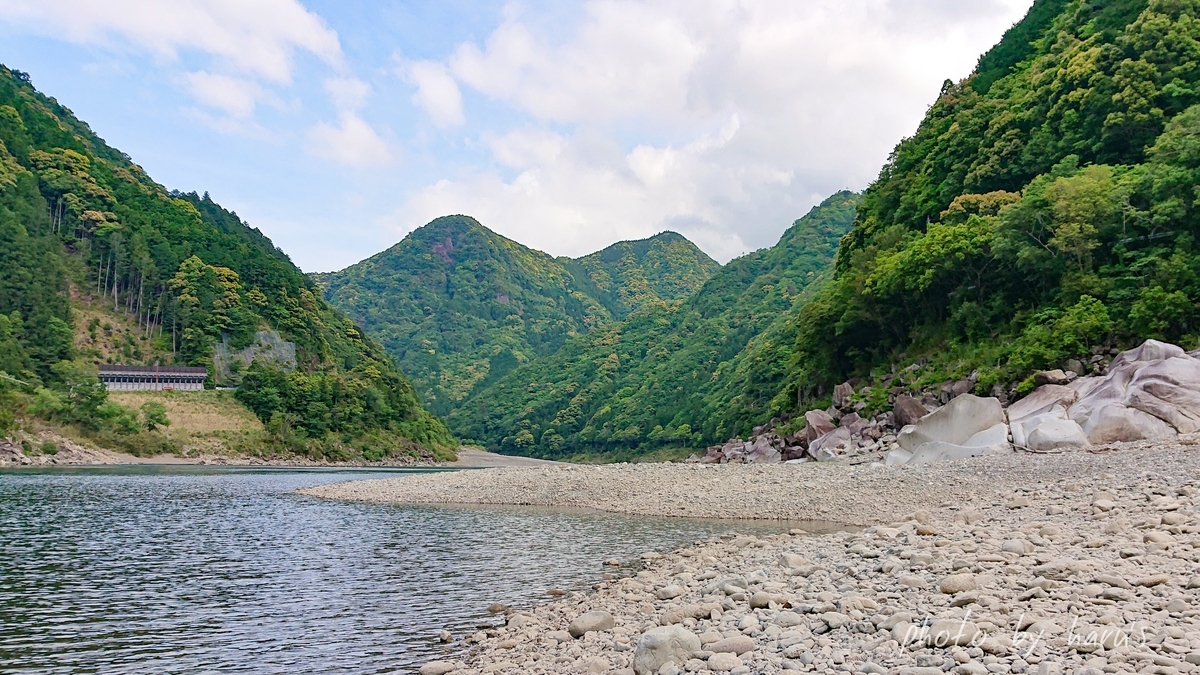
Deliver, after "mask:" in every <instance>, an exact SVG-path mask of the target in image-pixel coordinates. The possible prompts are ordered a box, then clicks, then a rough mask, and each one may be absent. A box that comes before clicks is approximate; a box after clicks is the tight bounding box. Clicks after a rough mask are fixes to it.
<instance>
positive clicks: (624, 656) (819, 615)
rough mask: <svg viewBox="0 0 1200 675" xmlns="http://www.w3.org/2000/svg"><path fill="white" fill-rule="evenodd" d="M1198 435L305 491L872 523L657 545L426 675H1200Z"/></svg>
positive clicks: (510, 621) (450, 651)
mask: <svg viewBox="0 0 1200 675" xmlns="http://www.w3.org/2000/svg"><path fill="white" fill-rule="evenodd" d="M1180 441H1181V442H1179V443H1175V444H1172V445H1171V446H1158V447H1153V446H1125V447H1122V448H1120V449H1119V450H1117V451H1114V452H1106V453H1103V454H1095V453H1078V452H1077V453H1070V454H1061V455H1053V456H1029V455H1024V456H1019V455H999V456H989V457H978V458H973V459H967V460H963V461H960V462H951V463H945V464H936V465H924V466H906V467H902V468H886V469H885V468H868V467H853V466H846V465H821V464H804V465H799V466H796V465H791V466H786V465H785V466H767V467H761V466H752V465H742V466H725V467H721V466H694V465H692V466H674V467H649V466H644V465H643V466H638V467H619V466H618V467H572V468H569V469H557V468H555V469H532V470H531V469H502V470H491V471H484V472H463V473H459V474H455V475H445V474H443V475H437V476H412V477H406V478H402V479H394V480H385V481H372V482H367V481H363V482H359V483H349V484H343V485H340V486H327V487H323V488H316V489H313V490H308V491H307V492H308V493H309V494H321V495H322V496H331V497H333V496H338V497H355V498H360V499H362V498H370V499H373V500H379V501H392V500H398V499H401V498H404V499H406V500H408V501H422V502H425V503H429V502H446V501H463V502H475V503H479V502H484V503H548V502H554V503H562V504H566V505H585V506H591V507H593V508H607V509H608V510H619V511H625V512H629V513H664V512H665V513H677V514H678V515H713V514H718V513H724V514H725V515H731V516H742V517H745V516H749V515H757V516H758V517H775V516H783V515H787V516H791V517H794V518H800V517H816V518H820V519H836V516H838V515H841V516H842V517H843V520H847V521H851V522H858V523H860V524H866V525H870V527H867V528H865V529H862V530H861V531H857V532H839V533H834V534H825V535H810V534H806V533H804V532H802V531H800V530H794V531H793V534H790V535H779V536H771V537H763V538H755V537H749V536H728V537H723V538H720V539H715V540H711V541H705V542H700V543H697V544H695V545H693V546H691V547H687V548H684V549H681V550H677V551H671V552H665V553H663V552H647V553H646V554H645V555H643V556H642V559H641V560H640V561H638V562H639V563H640V566H641V568H642V569H641V570H640V571H638V572H637V573H636V574H635V575H634V576H631V577H627V578H620V577H621V575H620V574H619V573H617V570H618V568H617V567H615V566H610V567H604V568H603V569H604V570H608V572H607V573H603V576H600V575H601V573H602V569H600V562H601V561H597V565H598V570H597V574H598V584H597V586H596V590H595V592H590V593H572V594H569V595H567V596H566V597H563V598H561V599H559V600H557V601H554V602H552V603H549V604H547V605H545V606H541V607H535V608H524V611H517V612H512V611H509V612H508V614H507V616H506V617H505V618H506V622H505V625H497V626H496V627H494V628H489V629H485V630H480V631H479V632H477V633H475V634H474V635H470V636H453V637H454V641H453V642H452V643H451V644H449V645H448V646H447V656H446V659H445V660H444V661H439V662H435V663H431V664H429V665H428V666H427V667H426V668H425V669H423V671H422V672H423V673H425V675H429V674H431V673H462V674H467V673H492V672H495V673H605V672H607V673H622V674H623V675H629V674H631V673H636V674H637V675H643V674H645V673H664V674H673V673H682V672H709V671H712V672H730V673H781V672H784V671H790V670H797V671H808V672H847V673H874V674H884V673H896V674H897V675H900V674H901V673H905V674H907V675H939V674H940V673H943V672H953V673H956V674H957V675H986V674H987V673H992V674H994V675H1007V674H1008V673H1015V674H1017V675H1021V674H1023V673H1030V674H1033V673H1037V674H1038V675H1055V674H1057V673H1063V674H1064V675H1065V674H1069V673H1081V674H1086V675H1103V674H1104V673H1146V674H1149V673H1155V674H1158V675H1173V674H1174V673H1179V672H1192V671H1195V670H1198V669H1200V668H1198V666H1197V665H1195V664H1200V621H1197V617H1198V616H1200V576H1198V574H1200V512H1197V510H1196V509H1197V503H1200V502H1198V501H1197V500H1200V480H1198V479H1200V474H1198V469H1200V461H1198V460H1200V452H1198V449H1197V447H1196V442H1197V439H1195V437H1190V436H1189V437H1184V438H1182V439H1180ZM637 472H645V473H646V474H647V475H648V476H650V478H649V479H648V480H646V481H645V482H638V481H634V480H633V476H634V474H635V473H637ZM585 476H587V477H589V478H587V479H585V478H583V477H585ZM631 482H632V485H631V484H630V483H631ZM522 484H528V485H529V487H528V488H527V489H525V490H521V489H520V488H519V486H520V485H522ZM551 485H557V486H558V487H557V488H551V487H550V486H551ZM439 489H440V490H445V491H446V492H443V493H442V494H441V495H440V497H439V496H438V493H437V490H439ZM465 490H474V491H475V492H473V493H471V494H468V493H466V492H464V491H465ZM505 490H508V491H510V492H509V495H510V496H509V499H507V500H505V499H504V498H503V494H504V491H505ZM605 496H607V499H608V501H607V503H604V502H603V499H602V498H604V497H605ZM472 497H473V498H472ZM654 504H657V505H658V506H659V508H658V510H657V511H655V510H653V506H652V505H654ZM785 505H788V506H785ZM797 506H800V507H802V510H795V507H797ZM676 507H682V508H681V509H677V508H676ZM905 507H907V510H905ZM617 562H618V561H609V563H610V564H611V563H617Z"/></svg>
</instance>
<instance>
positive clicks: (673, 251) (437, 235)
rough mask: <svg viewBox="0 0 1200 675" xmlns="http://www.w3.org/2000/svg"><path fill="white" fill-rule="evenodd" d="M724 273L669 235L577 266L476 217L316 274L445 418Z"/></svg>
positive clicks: (438, 224)
mask: <svg viewBox="0 0 1200 675" xmlns="http://www.w3.org/2000/svg"><path fill="white" fill-rule="evenodd" d="M718 267H719V266H718V265H717V263H716V262H715V261H713V260H712V258H709V257H708V256H707V255H705V254H704V252H703V251H701V250H700V249H698V248H696V246H695V245H694V244H692V243H691V242H690V241H688V240H687V239H685V238H683V237H681V236H679V235H678V234H675V233H673V232H664V233H662V234H659V235H656V236H654V237H651V238H649V239H644V240H641V241H634V242H620V243H617V244H614V245H612V246H610V247H608V248H606V249H604V250H603V251H600V252H599V253H594V254H592V255H589V256H587V257H584V258H580V259H578V260H572V259H570V258H554V257H551V256H549V255H547V254H545V253H542V252H541V251H536V250H533V249H531V248H528V247H526V246H522V245H521V244H518V243H517V242H515V241H512V240H511V239H507V238H505V237H502V236H500V235H498V234H496V233H495V232H492V231H491V230H489V229H487V228H486V227H484V226H483V225H480V224H479V223H478V222H477V221H475V219H473V218H470V217H467V216H446V217H443V218H438V219H437V220H434V221H433V222H431V223H429V224H428V225H425V226H424V227H421V228H418V229H417V230H415V231H413V232H412V233H410V234H409V235H408V236H406V237H405V238H404V239H403V240H402V241H401V242H400V243H398V244H396V245H395V246H393V247H391V248H389V249H388V250H386V251H383V252H382V253H379V254H377V255H374V256H372V257H370V258H368V259H366V260H364V261H362V262H360V263H357V264H355V265H352V266H351V267H348V268H346V269H344V270H342V271H340V272H333V273H329V274H320V275H314V277H315V278H316V279H317V281H318V283H320V284H321V285H322V286H323V287H324V289H325V297H326V298H327V299H328V300H329V302H330V303H332V304H333V305H334V306H335V307H337V308H339V309H340V310H342V311H344V312H346V313H347V314H349V315H350V316H351V317H353V318H354V319H355V320H356V321H357V322H358V323H359V324H360V325H362V326H363V327H364V329H365V330H366V331H367V332H368V334H370V335H372V336H373V337H375V338H376V339H378V340H380V341H381V342H382V343H383V345H384V347H386V348H387V350H388V352H389V353H391V354H392V355H393V356H395V357H396V359H397V360H398V361H399V363H400V366H401V368H403V369H404V371H405V372H406V373H407V374H408V375H409V376H410V377H412V378H413V381H414V383H415V384H416V386H417V390H418V392H419V393H420V395H421V396H422V398H423V399H424V400H425V402H426V404H427V405H429V406H430V407H431V408H432V409H433V410H434V411H435V412H438V413H440V414H441V413H448V412H449V411H450V410H452V409H453V408H454V407H455V406H456V405H458V404H460V403H461V402H462V401H464V400H466V399H467V398H468V397H469V396H470V395H471V394H472V392H475V391H478V390H479V389H481V388H482V387H484V386H486V385H487V384H489V383H491V382H494V381H495V380H497V379H499V378H500V377H502V376H503V375H504V374H505V373H507V372H509V371H510V370H512V369H513V368H515V367H517V366H518V365H520V364H522V363H526V362H528V361H530V360H532V359H535V358H537V357H541V356H546V355H549V354H552V353H554V352H555V351H556V350H558V348H559V347H561V346H562V344H563V343H564V342H565V341H567V340H568V339H570V338H572V337H574V336H578V335H583V334H585V333H587V332H589V331H591V330H594V329H596V328H599V327H601V326H604V325H607V324H610V323H612V322H613V321H616V320H618V319H620V318H622V317H624V316H625V315H627V314H628V313H629V312H630V311H632V310H634V309H637V308H639V307H642V306H645V305H647V304H649V303H653V302H659V301H662V300H672V299H676V298H681V297H684V296H687V295H689V294H690V293H692V292H693V291H695V290H696V289H697V288H699V287H700V285H701V284H702V283H704V281H705V280H706V279H707V278H708V277H709V276H710V275H711V273H712V271H713V270H714V269H716V268H718Z"/></svg>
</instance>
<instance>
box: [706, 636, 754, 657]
mask: <svg viewBox="0 0 1200 675" xmlns="http://www.w3.org/2000/svg"><path fill="white" fill-rule="evenodd" d="M757 647H758V643H757V642H755V641H754V638H752V637H747V636H745V635H737V636H734V637H730V638H725V639H723V640H717V641H716V642H713V643H711V644H709V645H706V646H705V647H704V648H705V649H706V650H708V651H710V652H713V653H718V654H719V653H722V652H728V653H730V654H737V655H738V656H741V655H742V654H745V653H746V652H752V651H754V650H755V648H757Z"/></svg>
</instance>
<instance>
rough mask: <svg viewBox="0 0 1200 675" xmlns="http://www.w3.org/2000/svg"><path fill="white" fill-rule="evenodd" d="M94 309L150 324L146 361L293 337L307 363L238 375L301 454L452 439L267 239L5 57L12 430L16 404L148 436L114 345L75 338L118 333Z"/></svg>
mask: <svg viewBox="0 0 1200 675" xmlns="http://www.w3.org/2000/svg"><path fill="white" fill-rule="evenodd" d="M84 307H86V308H88V310H89V311H93V312H94V311H96V308H100V309H99V311H102V313H103V316H105V317H112V318H114V320H115V319H116V318H118V317H119V319H120V320H121V321H122V322H125V323H132V324H133V325H135V326H136V331H135V332H136V333H137V338H138V340H139V343H138V344H141V345H145V349H142V348H141V347H139V349H138V352H137V354H136V355H135V356H136V357H137V358H136V360H138V361H141V362H144V363H151V362H158V363H163V364H170V363H177V364H185V365H199V366H206V367H210V369H211V366H212V354H213V348H214V345H215V344H217V343H222V344H224V345H226V346H228V347H229V348H230V349H234V350H238V349H243V348H245V347H247V346H249V345H250V344H251V343H252V342H253V341H254V339H255V336H256V334H257V332H258V331H262V330H274V331H278V332H279V333H280V334H281V335H282V336H283V339H285V340H287V341H290V342H293V343H295V348H296V354H297V357H298V365H299V367H298V368H296V369H295V370H293V371H292V372H284V371H282V370H277V369H276V367H275V366H272V365H264V364H260V363H258V362H255V363H254V364H253V365H251V367H250V369H249V371H248V372H245V373H239V379H240V380H241V388H240V390H239V396H240V397H241V398H242V400H243V401H244V402H245V403H247V404H248V405H249V406H250V407H251V408H252V409H253V410H254V411H255V413H256V414H258V415H259V417H260V418H261V419H262V420H263V422H264V423H265V424H267V425H268V428H269V429H271V430H272V433H273V435H274V438H275V439H276V440H277V441H278V442H279V443H280V444H282V445H286V446H287V447H289V448H291V449H294V450H299V451H304V452H309V453H316V454H318V455H328V456H341V455H345V454H346V453H350V454H353V453H355V452H361V451H362V450H363V449H366V448H368V447H370V448H372V452H376V453H377V452H379V450H378V448H380V447H383V448H386V449H388V450H395V451H403V452H410V451H414V450H416V449H417V448H418V447H423V448H425V449H430V448H442V447H446V446H449V445H450V444H451V443H452V439H451V437H450V435H449V433H448V432H447V430H446V428H445V426H444V425H443V424H442V423H441V422H440V421H438V420H437V419H435V418H433V417H432V416H430V415H429V413H427V412H426V411H425V410H424V409H423V408H422V407H421V405H420V402H419V400H418V398H417V396H416V393H415V392H414V390H413V388H412V386H411V384H410V383H409V382H408V381H407V380H406V379H405V378H404V376H403V375H401V374H400V373H399V372H398V371H397V369H396V368H395V366H394V364H393V363H392V361H391V360H390V359H389V358H388V357H387V356H386V354H385V353H384V351H383V350H382V348H381V347H380V346H379V345H378V344H377V343H375V342H374V341H372V340H370V339H367V338H365V337H364V336H363V335H362V334H361V333H360V332H359V330H358V329H357V328H356V327H355V325H354V324H353V323H352V322H351V321H349V320H348V319H347V318H346V317H345V316H343V315H342V314H340V313H338V312H337V311H335V310H333V309H332V308H331V307H330V306H329V305H328V304H327V303H326V302H325V301H324V300H323V299H322V298H321V296H320V293H319V291H318V290H316V289H315V287H314V286H313V284H312V282H311V281H310V280H308V279H307V278H306V277H305V276H304V274H303V273H301V272H300V270H299V269H297V268H296V267H295V265H293V264H292V263H291V261H290V260H289V259H288V258H287V256H286V255H284V254H283V253H282V252H280V251H279V250H278V249H277V248H275V247H274V246H273V245H272V244H271V242H270V241H269V240H268V239H267V238H266V237H265V236H263V235H262V233H260V232H259V231H258V230H256V229H253V228H250V227H248V226H247V225H245V224H244V223H243V222H242V221H241V220H240V219H239V218H238V217H237V215H236V214H234V213H231V212H229V211H227V210H225V209H223V208H221V207H220V206H219V205H218V204H216V203H215V202H213V201H212V200H211V199H210V198H209V197H208V195H207V194H205V195H203V196H200V195H197V194H195V193H189V194H183V193H178V192H168V191H167V190H166V189H164V188H163V187H162V186H160V185H158V184H156V183H154V182H153V181H152V180H151V179H150V178H149V176H147V175H146V173H145V172H144V171H143V170H142V169H141V167H139V166H137V165H136V164H134V163H133V162H132V161H131V160H130V158H129V157H127V156H125V155H124V154H122V153H120V152H119V151H117V150H115V149H113V148H111V147H109V146H108V145H107V144H105V143H104V141H103V140H101V139H100V138H99V137H97V136H96V135H95V134H94V133H93V132H92V131H91V130H90V129H89V128H88V126H87V125H86V124H85V123H83V122H82V121H80V120H78V119H76V118H75V116H74V115H72V114H71V112H70V111H69V110H67V109H66V108H64V107H63V106H62V105H60V104H59V103H58V102H57V101H55V100H54V99H53V98H49V97H46V96H44V95H42V94H41V93H39V92H37V91H36V90H35V89H34V88H33V86H32V85H31V83H30V81H29V77H28V76H27V75H25V74H24V73H21V72H20V71H14V70H10V69H8V68H4V67H2V66H0V371H3V373H4V375H5V377H4V378H3V384H2V385H0V386H2V387H3V391H0V395H3V396H4V397H6V403H7V404H8V405H5V406H0V407H3V408H5V409H6V410H8V411H9V413H10V414H8V415H7V416H6V419H0V423H3V424H4V425H5V426H6V427H11V425H13V424H14V423H15V422H14V420H13V418H14V417H15V415H14V414H12V413H13V411H17V413H28V414H33V415H37V416H40V417H43V418H45V419H48V420H54V421H58V422H61V423H65V424H74V425H79V426H80V427H81V428H83V429H85V430H87V429H90V430H92V431H94V432H96V433H100V432H106V433H109V432H112V433H116V432H128V434H133V433H134V432H135V431H137V429H138V427H137V424H135V423H134V422H132V421H131V420H132V419H133V417H134V415H133V413H130V412H129V411H123V410H121V409H120V406H116V405H115V404H112V403H110V402H107V401H106V400H105V396H104V390H103V386H102V385H100V384H99V382H98V380H97V379H96V363H97V362H98V361H102V360H112V355H109V356H108V357H107V358H105V357H104V355H103V354H101V353H100V352H98V351H97V352H94V353H93V352H88V351H86V350H81V349H79V348H78V347H77V346H76V341H77V340H76V336H77V335H78V334H81V333H90V334H91V335H93V336H95V335H96V333H97V332H98V329H99V328H100V326H101V325H102V324H109V326H108V328H107V329H106V330H111V322H110V321H109V320H108V319H107V318H106V319H104V320H103V321H102V320H101V318H100V317H98V316H94V317H93V320H92V321H90V322H88V325H86V326H84V325H80V324H82V323H83V322H82V320H81V317H82V314H81V313H80V312H81V311H82V308H84ZM129 355H130V353H129V352H128V350H127V352H126V354H125V356H129ZM151 426H152V425H151ZM5 430H7V428H6V429H5ZM112 433H110V436H112ZM116 435H117V436H120V435H121V433H117V434H116ZM113 438H116V437H115V436H114V437H113ZM116 440H118V441H119V440H120V439H119V438H116Z"/></svg>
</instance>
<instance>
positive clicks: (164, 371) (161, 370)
mask: <svg viewBox="0 0 1200 675" xmlns="http://www.w3.org/2000/svg"><path fill="white" fill-rule="evenodd" d="M105 373H130V374H133V373H136V374H139V375H140V374H158V375H207V374H208V369H207V368H192V367H189V366H122V365H116V364H109V363H103V364H100V374H101V375H103V374H105Z"/></svg>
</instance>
